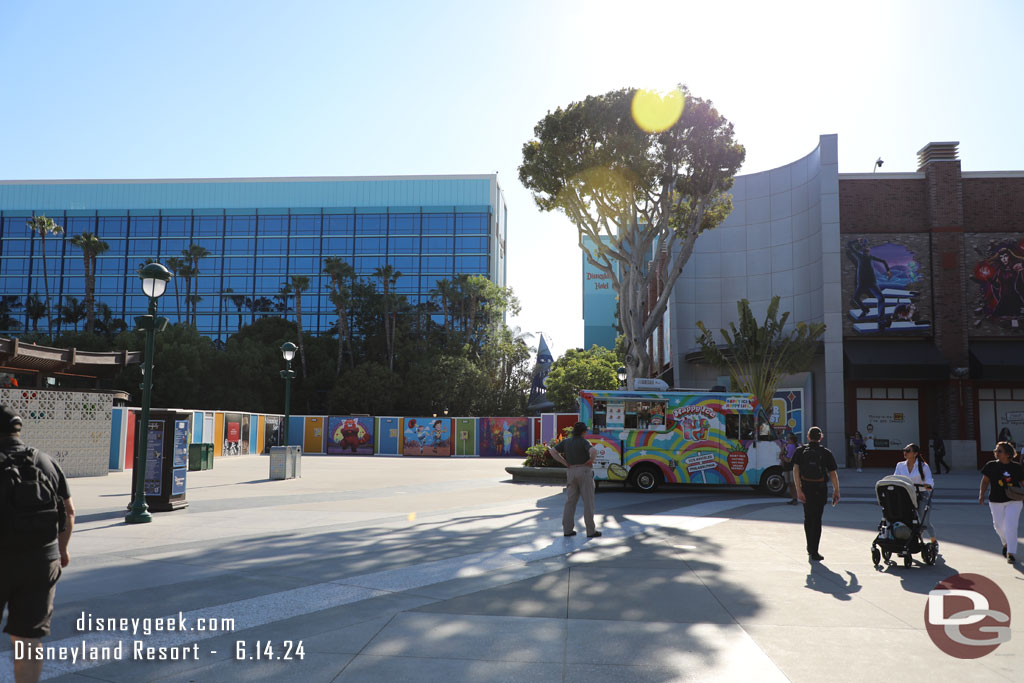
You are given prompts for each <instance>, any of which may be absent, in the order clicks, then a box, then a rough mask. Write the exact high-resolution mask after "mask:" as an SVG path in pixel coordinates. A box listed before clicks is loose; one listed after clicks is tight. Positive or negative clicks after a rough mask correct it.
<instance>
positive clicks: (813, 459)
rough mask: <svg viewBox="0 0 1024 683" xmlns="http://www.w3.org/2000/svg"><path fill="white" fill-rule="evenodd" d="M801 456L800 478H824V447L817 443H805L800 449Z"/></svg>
mask: <svg viewBox="0 0 1024 683" xmlns="http://www.w3.org/2000/svg"><path fill="white" fill-rule="evenodd" d="M800 452H801V454H802V455H803V457H802V458H801V459H800V460H799V462H798V464H799V465H800V478H801V479H824V478H825V475H826V471H825V449H824V448H822V447H821V446H819V445H818V444H807V445H806V446H804V447H803V448H801V449H800Z"/></svg>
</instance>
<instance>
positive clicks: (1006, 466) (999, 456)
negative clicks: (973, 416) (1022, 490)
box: [978, 441, 1024, 564]
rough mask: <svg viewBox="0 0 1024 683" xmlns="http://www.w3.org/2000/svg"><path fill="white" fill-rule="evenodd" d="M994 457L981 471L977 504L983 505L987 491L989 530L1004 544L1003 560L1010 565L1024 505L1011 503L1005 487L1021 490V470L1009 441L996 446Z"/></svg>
mask: <svg viewBox="0 0 1024 683" xmlns="http://www.w3.org/2000/svg"><path fill="white" fill-rule="evenodd" d="M994 453H995V454H996V459H995V460H989V461H988V462H987V463H985V466H984V467H982V468H981V488H980V489H979V490H978V503H979V504H984V502H985V491H986V490H989V494H988V509H989V511H990V512H991V513H992V527H993V528H994V529H995V530H996V534H997V535H998V536H999V540H1000V541H1002V542H1003V556H1004V557H1006V561H1007V562H1009V563H1010V564H1013V563H1014V562H1016V561H1017V557H1016V554H1017V524H1018V521H1019V519H1020V511H1021V507H1022V506H1024V503H1022V502H1021V501H1020V500H1014V499H1012V498H1011V497H1010V496H1009V495H1008V494H1007V491H1006V489H1007V487H1008V486H1024V466H1021V465H1020V464H1019V463H1016V462H1014V461H1013V459H1014V456H1015V455H1016V449H1015V448H1014V447H1013V444H1011V443H1010V442H1009V441H1000V442H999V443H997V444H996V448H995V451H994ZM989 487H991V489H990V488H989Z"/></svg>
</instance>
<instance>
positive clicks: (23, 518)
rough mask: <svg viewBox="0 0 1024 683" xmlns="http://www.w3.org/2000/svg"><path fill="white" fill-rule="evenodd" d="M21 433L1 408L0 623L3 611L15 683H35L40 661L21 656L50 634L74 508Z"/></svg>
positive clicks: (44, 458) (54, 470) (16, 419)
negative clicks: (12, 655)
mask: <svg viewBox="0 0 1024 683" xmlns="http://www.w3.org/2000/svg"><path fill="white" fill-rule="evenodd" d="M21 427H22V420H21V417H20V416H18V414H17V413H16V412H14V411H13V410H11V409H10V408H9V407H7V406H0V556H2V557H3V558H4V559H3V561H2V562H0V617H2V616H3V612H4V609H5V608H6V610H7V623H6V624H5V625H4V631H5V632H7V633H8V634H10V636H11V644H12V645H13V646H14V649H15V650H14V651H15V657H14V680H15V681H17V683H35V682H36V681H38V680H39V678H40V676H41V675H42V672H43V660H42V658H34V657H30V656H28V655H27V654H26V653H27V652H31V651H33V650H34V649H35V648H38V647H39V646H40V639H41V638H43V637H44V636H47V635H49V634H50V617H51V616H52V615H53V596H54V593H55V590H56V586H57V580H58V579H59V578H60V575H61V568H62V567H67V566H68V564H69V563H70V561H71V556H70V555H69V554H68V543H69V541H70V540H71V530H72V528H73V527H74V520H75V507H74V505H73V504H72V502H71V492H70V490H69V489H68V481H67V478H66V477H65V476H64V472H62V471H61V469H60V466H59V465H58V464H57V463H56V462H55V461H54V460H53V458H51V457H50V456H49V455H47V454H46V453H42V452H40V451H37V450H36V449H34V448H30V447H29V446H27V445H25V443H24V442H22V440H21V439H20V435H21ZM19 652H21V653H22V656H18V654H17V653H19Z"/></svg>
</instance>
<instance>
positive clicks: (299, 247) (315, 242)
mask: <svg viewBox="0 0 1024 683" xmlns="http://www.w3.org/2000/svg"><path fill="white" fill-rule="evenodd" d="M291 253H293V254H315V255H319V254H320V238H319V237H293V238H292V243H291Z"/></svg>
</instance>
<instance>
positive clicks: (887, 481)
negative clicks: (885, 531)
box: [875, 474, 917, 510]
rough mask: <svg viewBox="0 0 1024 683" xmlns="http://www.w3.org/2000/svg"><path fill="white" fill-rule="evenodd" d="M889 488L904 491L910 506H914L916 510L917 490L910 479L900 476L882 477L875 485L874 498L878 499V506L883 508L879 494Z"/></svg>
mask: <svg viewBox="0 0 1024 683" xmlns="http://www.w3.org/2000/svg"><path fill="white" fill-rule="evenodd" d="M890 487H893V488H896V489H902V490H904V491H906V493H907V497H909V498H910V504H911V505H913V506H914V509H915V510H916V509H917V488H916V487H915V486H914V482H913V481H911V479H910V477H905V476H903V475H902V474H890V475H889V476H888V477H882V478H881V479H879V480H878V481H877V482H876V483H875V497H876V498H877V499H878V504H879V505H882V506H883V507H884V506H885V503H884V501H883V500H882V493H881V492H882V491H883V490H888V489H889V488H890Z"/></svg>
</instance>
